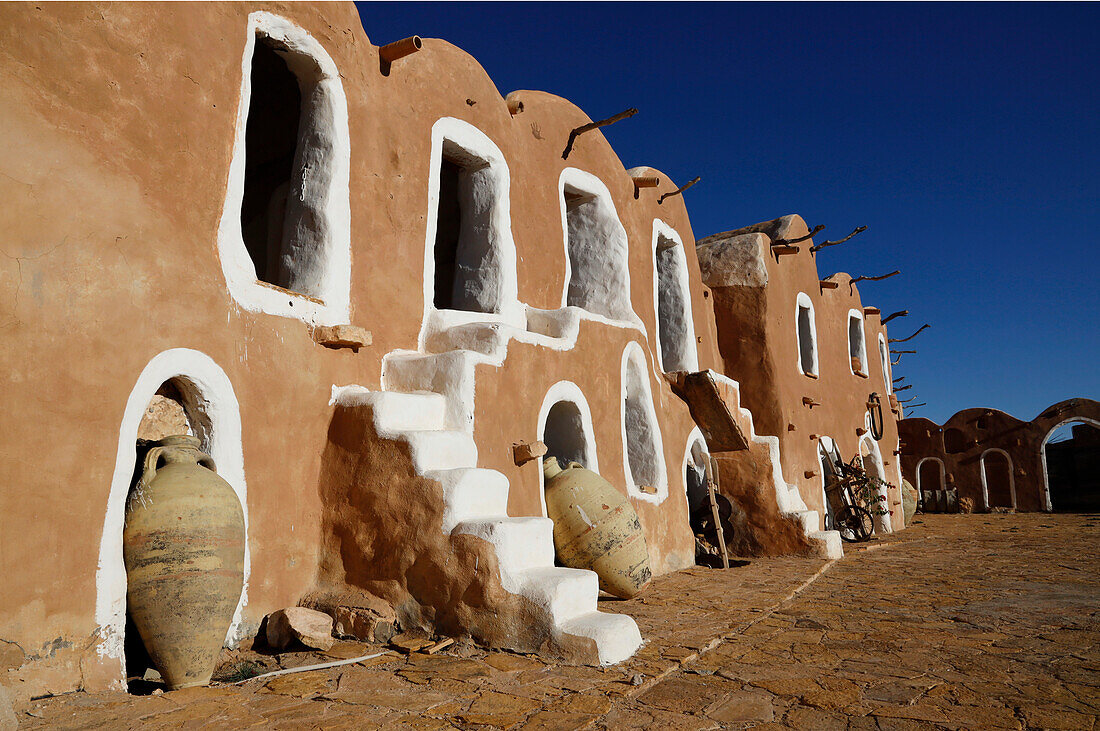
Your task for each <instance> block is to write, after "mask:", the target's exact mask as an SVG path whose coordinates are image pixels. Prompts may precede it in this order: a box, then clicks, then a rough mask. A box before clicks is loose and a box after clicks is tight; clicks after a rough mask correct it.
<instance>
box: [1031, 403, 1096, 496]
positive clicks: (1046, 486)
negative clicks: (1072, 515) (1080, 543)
mask: <svg viewBox="0 0 1100 731" xmlns="http://www.w3.org/2000/svg"><path fill="white" fill-rule="evenodd" d="M1075 423H1079V424H1092V425H1093V426H1095V427H1096V428H1098V429H1100V421H1096V420H1095V419H1090V418H1088V417H1087V416H1071V417H1070V418H1068V419H1063V420H1062V421H1060V422H1058V423H1057V424H1055V425H1054V426H1052V427H1051V428H1050V430H1049V431H1048V432H1047V435H1046V436H1045V437H1043V441H1042V442H1040V443H1039V461H1040V463H1041V464H1042V468H1043V510H1045V511H1047V512H1048V513H1049V512H1051V511H1053V510H1054V506H1053V504H1052V503H1051V501H1050V473H1049V472H1048V471H1047V442H1049V441H1050V438H1051V437H1052V436H1054V432H1056V431H1058V430H1059V429H1061V428H1062V427H1063V426H1065V425H1066V424H1075ZM1012 494H1013V499H1014V500H1015V495H1016V493H1015V490H1014V491H1013V493H1012Z"/></svg>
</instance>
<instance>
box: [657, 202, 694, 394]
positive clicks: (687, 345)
mask: <svg viewBox="0 0 1100 731" xmlns="http://www.w3.org/2000/svg"><path fill="white" fill-rule="evenodd" d="M662 241H664V242H668V243H667V244H664V245H662ZM652 251H653V312H654V314H655V316H656V318H657V323H656V326H655V327H654V329H653V341H654V351H655V352H656V353H657V362H658V364H660V366H661V370H662V371H664V372H666V373H667V372H670V371H697V370H699V353H698V348H697V346H696V342H695V321H694V318H693V317H692V308H691V282H690V278H689V276H688V266H687V255H686V254H685V253H684V242H683V241H682V240H681V239H680V235H679V234H678V233H677V232H676V229H674V228H672V226H669V225H668V224H667V223H665V222H664V221H662V220H660V219H654V220H653V246H652ZM663 257H667V259H665V262H664V263H665V265H666V266H667V267H669V268H671V269H672V271H671V272H667V271H666V276H664V277H662V276H661V274H662V270H661V266H662V258H663ZM666 289H667V290H670V291H667V292H666V291H665V290H666ZM671 290H675V291H671ZM662 296H664V297H665V298H667V301H668V302H669V306H670V307H673V308H676V310H677V311H675V312H671V313H669V315H670V317H669V318H668V321H667V322H666V319H665V318H662V317H661V309H662V308H661V302H662ZM677 305H678V306H677ZM663 326H665V327H663ZM666 327H667V331H666ZM666 336H671V337H672V338H673V339H674V342H668V343H666V342H664V339H665V338H666ZM666 350H667V351H668V356H667V357H666V352H665V351H666ZM666 360H668V361H669V362H665V361H666Z"/></svg>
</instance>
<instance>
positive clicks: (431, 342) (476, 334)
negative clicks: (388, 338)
mask: <svg viewBox="0 0 1100 731" xmlns="http://www.w3.org/2000/svg"><path fill="white" fill-rule="evenodd" d="M521 334H522V332H521V331H520V330H519V329H518V328H515V327H512V326H511V325H505V324H504V323H501V322H473V323H469V324H466V325H457V326H455V327H452V328H448V329H447V330H443V331H440V332H437V333H434V334H433V335H431V336H430V337H429V338H428V340H427V342H426V343H425V344H424V345H425V347H426V348H427V349H428V352H430V353H448V352H451V351H454V350H470V351H473V352H475V353H481V354H482V355H484V356H486V357H487V358H492V359H493V360H495V361H498V362H499V361H502V360H504V357H505V356H506V355H507V352H508V341H510V340H512V339H513V338H515V337H516V336H517V335H521Z"/></svg>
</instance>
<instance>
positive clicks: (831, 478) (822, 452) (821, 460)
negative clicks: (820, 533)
mask: <svg viewBox="0 0 1100 731" xmlns="http://www.w3.org/2000/svg"><path fill="white" fill-rule="evenodd" d="M817 460H818V466H819V468H820V470H821V525H822V527H823V528H824V529H825V530H831V529H832V528H833V513H834V512H836V511H837V510H839V509H840V507H841V506H840V504H839V503H838V502H837V501H838V500H839V499H840V496H839V494H837V493H836V491H834V490H832V486H833V485H834V484H835V483H836V482H838V481H839V480H840V475H839V474H838V472H837V470H838V469H839V467H840V465H841V464H843V462H844V458H843V457H841V456H840V449H839V448H838V447H837V445H836V441H834V440H833V438H832V437H827V436H820V437H818V440H817Z"/></svg>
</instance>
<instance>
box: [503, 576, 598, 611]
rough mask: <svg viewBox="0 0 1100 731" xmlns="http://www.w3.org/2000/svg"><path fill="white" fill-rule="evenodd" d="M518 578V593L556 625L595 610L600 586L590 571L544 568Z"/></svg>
mask: <svg viewBox="0 0 1100 731" xmlns="http://www.w3.org/2000/svg"><path fill="white" fill-rule="evenodd" d="M518 578H519V580H520V582H521V583H520V588H519V592H518V593H519V594H521V595H522V596H524V597H526V598H527V599H529V600H530V601H531V602H533V603H534V604H536V605H538V606H540V607H543V608H544V609H546V610H547V611H548V612H550V616H551V617H553V620H554V623H555V624H559V625H560V624H561V623H562V622H565V621H567V620H570V619H573V618H574V617H579V616H581V615H582V614H588V613H589V612H594V611H596V602H597V600H598V599H599V596H600V583H599V579H598V578H597V576H596V574H595V572H593V571H584V570H583V569H568V568H564V567H560V566H545V567H542V568H535V569H527V570H526V571H524V572H523V573H522V574H520V576H519V577H518Z"/></svg>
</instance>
